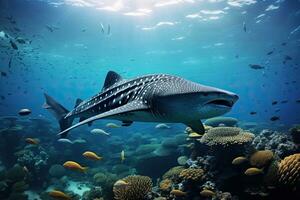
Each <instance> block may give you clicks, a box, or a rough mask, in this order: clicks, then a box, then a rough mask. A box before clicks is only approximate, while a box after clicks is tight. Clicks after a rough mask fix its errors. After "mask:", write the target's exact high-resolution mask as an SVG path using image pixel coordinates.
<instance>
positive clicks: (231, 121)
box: [204, 117, 238, 127]
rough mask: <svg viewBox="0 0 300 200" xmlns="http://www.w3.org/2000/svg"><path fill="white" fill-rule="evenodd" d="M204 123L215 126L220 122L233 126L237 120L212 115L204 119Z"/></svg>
mask: <svg viewBox="0 0 300 200" xmlns="http://www.w3.org/2000/svg"><path fill="white" fill-rule="evenodd" d="M204 123H205V125H207V126H212V127H217V126H219V125H221V124H223V125H225V126H235V125H236V124H237V123H238V120H237V119H236V118H233V117H214V118H210V119H207V120H205V122H204Z"/></svg>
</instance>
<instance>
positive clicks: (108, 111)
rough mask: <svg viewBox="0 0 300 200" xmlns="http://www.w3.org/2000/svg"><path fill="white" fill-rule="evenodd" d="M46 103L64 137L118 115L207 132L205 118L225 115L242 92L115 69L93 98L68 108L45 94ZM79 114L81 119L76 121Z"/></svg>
mask: <svg viewBox="0 0 300 200" xmlns="http://www.w3.org/2000/svg"><path fill="white" fill-rule="evenodd" d="M44 96H45V99H46V102H45V104H44V105H43V107H44V108H45V109H47V110H49V111H50V112H51V113H52V114H53V115H54V116H55V117H56V119H57V120H58V122H59V125H60V133H58V135H59V136H60V137H62V138H65V137H67V134H68V132H69V131H71V130H72V129H74V128H77V127H79V126H82V125H84V124H88V125H89V126H90V125H91V124H92V122H93V121H95V120H99V119H114V120H119V121H121V122H122V126H130V125H131V124H132V123H133V122H134V121H139V122H161V123H183V124H185V125H187V126H189V127H190V128H192V130H193V131H195V132H197V133H204V127H203V124H202V122H201V119H207V118H211V117H216V116H220V115H223V114H225V113H227V112H229V111H230V110H231V108H232V107H233V105H234V104H235V102H236V101H237V100H238V98H239V97H238V95H236V94H235V93H232V92H229V91H226V90H222V89H218V88H214V87H210V86H205V85H201V84H198V83H195V82H192V81H189V80H186V79H184V78H181V77H178V76H173V75H167V74H155V75H145V76H140V77H137V78H134V79H123V78H122V77H121V75H119V74H118V73H116V72H114V71H109V72H108V73H107V75H106V78H105V81H104V85H103V88H102V89H101V91H100V92H99V93H97V94H96V95H94V96H92V97H91V98H89V99H86V100H84V101H83V100H81V99H77V100H76V103H75V107H74V109H72V110H71V111H69V110H67V109H66V108H65V107H63V106H62V105H61V104H59V103H58V102H57V101H56V100H54V99H53V98H52V97H50V96H49V95H47V94H46V93H45V94H44ZM75 118H79V121H78V123H76V124H74V125H72V124H73V121H74V119H75Z"/></svg>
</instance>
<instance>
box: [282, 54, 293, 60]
mask: <svg viewBox="0 0 300 200" xmlns="http://www.w3.org/2000/svg"><path fill="white" fill-rule="evenodd" d="M284 60H293V58H292V57H291V56H288V55H286V56H285V57H284Z"/></svg>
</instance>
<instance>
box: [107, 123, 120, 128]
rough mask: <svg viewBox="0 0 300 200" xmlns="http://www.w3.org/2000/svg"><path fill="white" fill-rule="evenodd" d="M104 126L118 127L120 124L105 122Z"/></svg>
mask: <svg viewBox="0 0 300 200" xmlns="http://www.w3.org/2000/svg"><path fill="white" fill-rule="evenodd" d="M106 127H108V128H120V126H119V125H117V124H115V123H107V124H106Z"/></svg>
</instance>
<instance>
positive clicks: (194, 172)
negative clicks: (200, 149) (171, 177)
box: [179, 168, 204, 181]
mask: <svg viewBox="0 0 300 200" xmlns="http://www.w3.org/2000/svg"><path fill="white" fill-rule="evenodd" d="M179 177H180V178H182V179H183V180H191V181H199V180H202V179H203V178H204V171H203V169H200V168H188V169H184V170H182V171H181V172H180V174H179Z"/></svg>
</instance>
